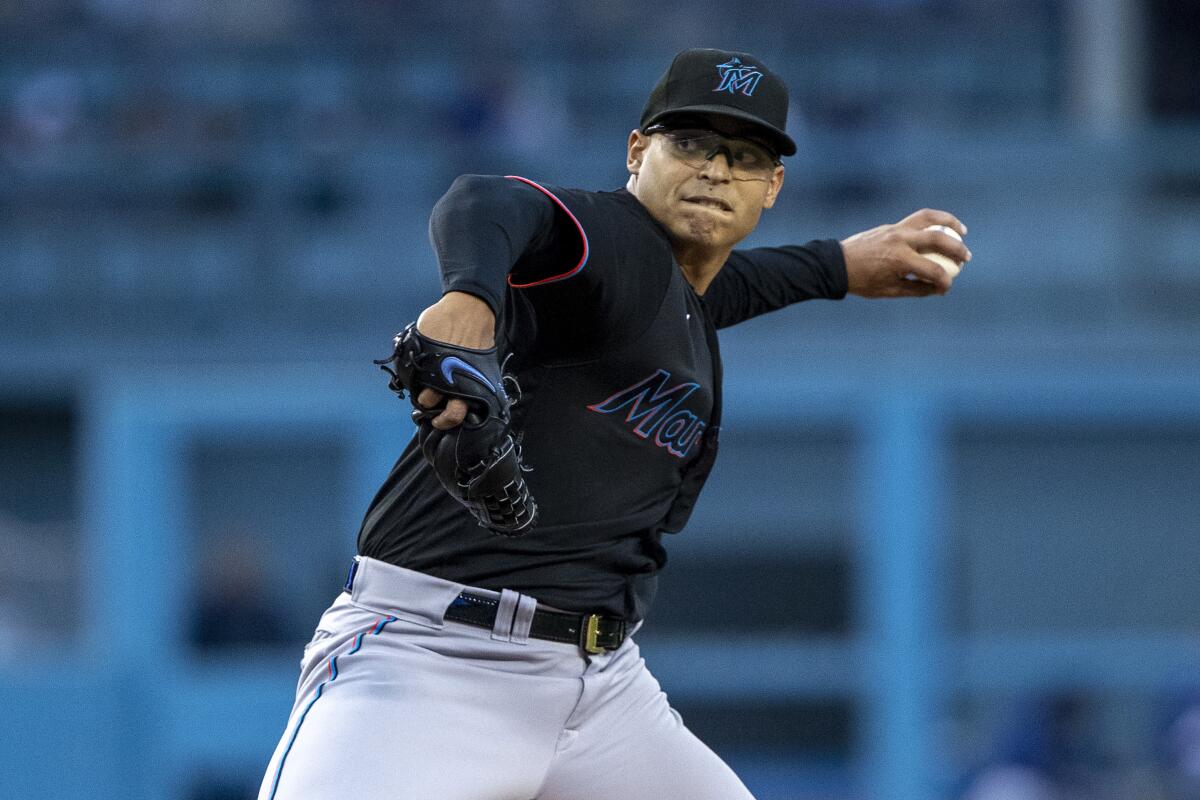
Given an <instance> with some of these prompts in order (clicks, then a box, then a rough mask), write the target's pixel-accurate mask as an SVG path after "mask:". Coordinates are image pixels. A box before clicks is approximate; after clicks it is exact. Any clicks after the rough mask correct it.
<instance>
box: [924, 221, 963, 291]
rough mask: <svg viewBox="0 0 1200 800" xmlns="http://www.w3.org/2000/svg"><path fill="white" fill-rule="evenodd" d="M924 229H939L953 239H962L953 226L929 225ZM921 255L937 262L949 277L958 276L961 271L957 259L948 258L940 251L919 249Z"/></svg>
mask: <svg viewBox="0 0 1200 800" xmlns="http://www.w3.org/2000/svg"><path fill="white" fill-rule="evenodd" d="M925 230H927V231H941V232H942V233H944V234H946V235H947V236H952V237H954V238H955V239H957V240H958V241H960V242H961V241H962V237H961V236H959V235H958V231H956V230H954V228H951V227H948V226H946V225H930V226H929V227H928V228H926V229H925ZM921 255H922V256H924V257H925V258H928V259H929V260H930V261H932V262H933V263H935V264H937V265H938V266H939V267H941V268H942V269H944V270H946V274H947V275H949V276H950V277H951V278H956V277H958V273H959V272H961V271H962V264H960V263H958V262H957V261H955V260H954V259H952V258H950V257H949V256H944V255H942V254H941V253H935V252H932V251H927V250H923V251H921Z"/></svg>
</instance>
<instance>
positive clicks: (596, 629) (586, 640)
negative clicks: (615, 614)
mask: <svg viewBox="0 0 1200 800" xmlns="http://www.w3.org/2000/svg"><path fill="white" fill-rule="evenodd" d="M599 635H600V615H599V614H589V615H588V618H587V625H586V627H585V628H584V629H583V649H584V651H586V652H588V653H593V654H596V653H603V652H604V648H603V647H601V646H600V645H598V644H597V643H596V637H597V636H599Z"/></svg>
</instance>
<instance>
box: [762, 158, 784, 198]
mask: <svg viewBox="0 0 1200 800" xmlns="http://www.w3.org/2000/svg"><path fill="white" fill-rule="evenodd" d="M782 190H783V165H782V164H780V165H779V166H778V167H776V168H775V171H774V172H772V173H771V181H770V182H769V183H768V184H767V196H766V199H764V200H763V208H770V207H771V206H773V205H775V198H777V197H779V193H780V192H781V191H782Z"/></svg>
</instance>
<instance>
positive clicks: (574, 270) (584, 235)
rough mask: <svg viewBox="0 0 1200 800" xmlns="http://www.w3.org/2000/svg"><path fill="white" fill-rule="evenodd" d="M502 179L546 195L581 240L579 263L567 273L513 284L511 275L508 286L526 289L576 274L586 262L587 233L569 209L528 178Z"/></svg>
mask: <svg viewBox="0 0 1200 800" xmlns="http://www.w3.org/2000/svg"><path fill="white" fill-rule="evenodd" d="M504 177H506V178H508V179H510V180H514V181H520V182H521V183H527V184H529V185H530V186H532V187H533V188H535V189H537V190H538V191H539V192H541V193H542V194H544V195H546V197H549V198H550V199H551V200H553V201H554V204H555V205H557V206H558V207H559V208H561V209H562V210H563V211H564V212H566V215H567V216H568V217H570V218H571V222H574V223H575V229H576V230H578V231H579V238H580V239H582V240H583V255H581V256H580V257H579V263H578V264H576V265H575V266H574V267H572V268H571V269H570V270H569V271H567V272H564V273H563V274H561V275H552V276H550V277H549V278H542V279H540V280H536V281H531V282H530V283H513V279H512V275H509V276H508V285H509V286H511V287H513V288H514V289H528V288H529V287H531V286H541V285H542V284H543V283H554V282H555V281H562V280H566V279H567V278H570V277H571V276H572V275H575V274H576V273H578V272H579V270H581V269H583V265H584V264H586V263H587V260H588V238H587V233H586V232H585V231H584V230H583V225H581V224H580V223H579V220H578V219H577V218H576V217H575V215H574V214H572V213H571V209H569V208H567V207H566V205H564V204H563V201H562V200H559V199H558V198H557V197H555V196H554V193H553V192H551V191H550V190H549V189H547V188H546V187H544V186H541V185H539V184H537V183H535V182H534V181H531V180H529V179H528V178H522V177H521V176H520V175H505V176H504Z"/></svg>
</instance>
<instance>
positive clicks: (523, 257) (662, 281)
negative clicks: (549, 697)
mask: <svg viewBox="0 0 1200 800" xmlns="http://www.w3.org/2000/svg"><path fill="white" fill-rule="evenodd" d="M431 236H432V238H433V241H434V246H435V249H436V250H437V252H438V257H439V263H440V265H441V268H442V272H443V285H444V288H445V289H446V290H447V291H467V292H470V293H472V294H475V295H477V296H479V297H481V298H483V299H484V300H486V301H487V302H488V303H489V304H490V305H491V306H492V308H493V310H495V311H496V312H497V318H498V320H499V325H498V336H497V341H498V344H499V346H500V348H501V350H502V351H503V352H504V353H508V354H511V360H510V361H509V363H508V369H509V370H510V371H511V372H512V373H513V374H514V375H515V377H516V379H517V382H518V384H519V386H520V392H519V398H520V399H519V401H518V402H517V403H516V405H515V406H514V408H513V420H514V430H515V431H516V432H517V433H518V434H519V435H520V436H521V438H522V447H523V451H524V461H525V463H526V465H527V466H529V467H531V469H532V471H531V472H529V473H527V475H526V479H527V481H528V483H529V486H530V489H531V491H532V492H533V495H534V497H535V498H536V499H537V501H538V506H539V510H540V519H539V523H538V525H537V527H536V528H534V530H533V531H532V532H531V533H529V534H528V535H526V536H525V537H522V538H505V537H501V536H497V535H495V534H493V533H491V532H490V531H487V530H485V529H483V528H481V527H479V526H478V525H477V524H476V523H475V521H474V519H473V518H472V517H471V516H470V515H469V514H468V513H466V511H465V510H464V509H463V508H462V507H461V506H459V505H458V503H457V502H455V501H454V500H453V499H452V498H451V497H450V496H449V495H448V494H447V493H446V492H445V491H444V490H443V489H442V488H441V485H440V484H439V483H438V481H437V478H436V477H435V476H434V475H433V472H432V470H431V469H429V468H428V465H427V464H426V462H425V461H424V459H423V458H422V456H421V453H420V450H419V449H418V448H417V447H416V443H415V439H414V440H413V441H411V442H410V443H409V445H408V447H407V448H406V449H405V451H404V453H403V454H402V455H401V456H400V459H399V461H397V463H396V465H395V467H394V468H393V469H392V471H391V474H390V475H389V476H388V478H387V481H386V482H385V483H384V485H383V487H382V488H381V489H380V491H379V492H378V494H377V495H376V497H375V499H374V501H373V502H372V504H371V508H370V509H369V510H368V512H367V515H366V519H365V520H364V523H363V527H362V531H361V533H360V535H359V552H360V553H361V554H363V555H366V556H371V557H373V558H378V559H381V560H384V561H388V562H391V563H394V564H398V565H400V566H404V567H408V568H410V569H415V570H419V571H421V572H426V573H429V574H432V575H436V576H438V577H441V578H446V579H448V580H453V581H456V582H459V583H464V584H468V585H472V586H479V587H483V588H489V589H496V590H498V589H501V588H508V589H513V590H516V591H519V592H522V593H524V594H528V595H531V596H533V597H536V598H538V599H539V600H540V601H542V602H545V603H548V604H550V605H553V606H558V607H560V608H564V609H570V610H577V611H587V612H600V613H605V614H609V615H613V616H621V617H624V618H626V619H630V620H635V619H641V618H642V617H644V616H645V614H646V611H647V610H648V608H649V605H650V603H651V601H652V599H653V595H654V589H655V585H656V574H657V572H658V571H659V570H660V569H661V568H662V567H663V565H664V564H665V563H666V553H665V550H664V548H663V546H662V536H663V534H664V533H673V532H676V531H679V530H680V529H682V528H683V526H684V524H685V523H686V521H687V518H688V516H689V515H690V513H691V510H692V507H693V505H694V504H695V501H696V498H697V496H698V494H699V492H700V489H701V487H702V486H703V484H704V481H705V479H706V478H707V476H708V473H709V471H710V470H711V468H712V464H713V461H714V459H715V457H716V452H717V443H718V433H719V430H720V414H721V392H720V386H721V360H720V354H719V351H718V343H717V336H716V329H717V328H718V327H725V326H727V325H732V324H734V323H736V322H739V321H741V320H743V319H747V318H749V317H752V316H755V315H756V314H760V313H763V312H765V311H769V310H772V309H774V308H779V307H781V306H783V305H787V304H788V303H791V302H796V301H797V300H802V299H807V298H809V297H841V296H843V295H844V294H845V267H844V265H843V263H842V260H841V248H840V246H839V245H838V244H837V242H836V241H827V242H814V243H810V245H808V246H806V247H802V248H800V247H793V248H769V249H757V250H746V251H736V252H735V253H734V254H733V255H732V256H731V257H730V260H729V262H728V263H727V264H726V265H725V266H724V267H723V268H722V270H721V272H720V273H718V275H717V277H716V278H715V279H714V281H713V282H712V284H711V286H710V287H709V289H708V291H707V292H706V293H705V296H704V297H701V296H699V295H697V294H696V292H695V291H694V290H693V289H692V287H691V285H690V284H689V283H688V282H687V280H686V279H685V278H684V275H683V273H682V270H681V269H680V268H679V265H678V264H677V263H676V261H675V259H674V256H673V253H672V249H671V243H670V240H669V239H668V237H667V234H666V232H665V230H664V229H663V228H662V227H661V226H660V225H659V224H658V223H657V222H656V221H655V220H654V219H653V217H651V216H650V214H649V213H648V212H647V211H646V209H645V208H644V207H643V206H642V205H641V203H639V202H638V201H637V199H636V198H635V197H633V195H631V194H629V193H628V192H626V191H624V190H621V191H617V192H588V191H581V190H575V189H561V188H557V187H542V186H539V185H537V184H534V183H532V182H530V181H526V180H525V179H521V178H510V179H502V178H484V177H479V176H469V177H466V178H461V179H459V180H458V181H456V182H455V185H454V186H453V187H452V188H451V190H450V192H448V193H447V195H446V197H444V198H443V199H442V201H440V202H439V203H438V206H437V207H436V208H435V210H434V215H433V219H432V220H431Z"/></svg>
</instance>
